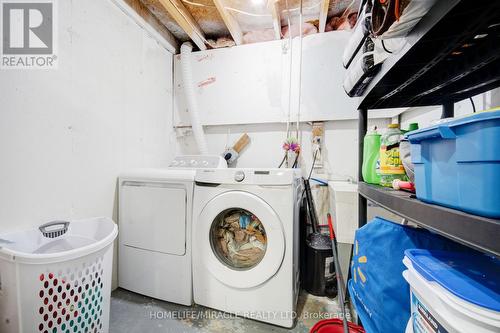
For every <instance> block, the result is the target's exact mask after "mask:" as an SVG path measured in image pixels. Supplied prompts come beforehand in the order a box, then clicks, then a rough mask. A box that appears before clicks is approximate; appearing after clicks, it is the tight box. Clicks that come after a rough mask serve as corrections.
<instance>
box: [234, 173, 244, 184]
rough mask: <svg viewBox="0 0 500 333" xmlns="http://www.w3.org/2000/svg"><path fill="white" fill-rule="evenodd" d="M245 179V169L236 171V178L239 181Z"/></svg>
mask: <svg viewBox="0 0 500 333" xmlns="http://www.w3.org/2000/svg"><path fill="white" fill-rule="evenodd" d="M243 179H245V173H244V172H243V171H236V173H235V174H234V180H236V181H237V182H242V181H243Z"/></svg>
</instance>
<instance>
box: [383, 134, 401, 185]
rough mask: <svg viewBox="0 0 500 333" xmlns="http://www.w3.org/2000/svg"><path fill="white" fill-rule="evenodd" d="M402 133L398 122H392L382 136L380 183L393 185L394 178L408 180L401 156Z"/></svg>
mask: <svg viewBox="0 0 500 333" xmlns="http://www.w3.org/2000/svg"><path fill="white" fill-rule="evenodd" d="M401 139H402V133H401V130H400V129H399V125H398V124H390V125H389V126H388V128H387V131H386V132H385V133H384V134H383V135H382V137H381V138H380V185H382V186H388V187H392V181H393V180H394V179H401V180H407V178H406V174H405V169H404V167H403V163H402V162H401V158H400V156H399V143H400V142H401Z"/></svg>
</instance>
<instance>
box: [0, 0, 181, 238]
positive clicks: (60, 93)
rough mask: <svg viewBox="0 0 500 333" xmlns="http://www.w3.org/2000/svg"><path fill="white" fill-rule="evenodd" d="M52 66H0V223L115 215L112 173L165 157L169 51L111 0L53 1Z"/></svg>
mask: <svg viewBox="0 0 500 333" xmlns="http://www.w3.org/2000/svg"><path fill="white" fill-rule="evenodd" d="M58 29H59V33H58V34H59V69H57V70H53V71H32V70H25V71H20V70H10V71H0V152H1V163H0V175H1V180H0V232H5V231H8V230H9V231H10V230H18V229H22V228H31V227H34V226H37V225H40V224H42V223H44V222H47V221H50V220H53V219H77V218H84V217H91V216H109V217H112V218H114V219H115V220H116V217H117V216H116V205H117V202H116V200H117V194H116V193H117V191H116V179H117V176H118V174H119V173H120V172H122V171H123V170H126V169H129V168H135V167H145V166H148V167H150V166H152V167H154V166H166V165H167V163H168V162H169V161H170V159H171V158H172V156H173V155H172V154H173V151H172V149H170V144H171V143H170V142H169V134H168V133H169V132H170V131H171V128H172V117H171V108H172V55H171V54H170V53H169V52H167V51H166V50H165V49H164V48H163V47H161V46H160V45H159V44H158V43H157V42H156V41H155V40H153V39H151V38H150V37H149V35H148V33H146V32H145V31H144V30H143V29H142V28H140V27H139V26H138V25H137V24H136V23H135V22H134V21H133V20H131V19H130V18H128V17H127V16H126V15H125V14H124V13H123V12H122V11H121V10H120V9H119V8H118V7H117V6H116V5H115V4H113V3H112V2H111V1H103V0H78V1H59V27H58Z"/></svg>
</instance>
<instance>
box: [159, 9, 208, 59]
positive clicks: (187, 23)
mask: <svg viewBox="0 0 500 333" xmlns="http://www.w3.org/2000/svg"><path fill="white" fill-rule="evenodd" d="M158 1H159V3H161V5H162V6H163V7H164V8H165V10H166V11H167V12H168V13H169V14H170V16H172V17H173V18H174V20H175V21H176V22H177V24H178V25H179V26H180V27H181V28H182V29H183V30H184V31H185V32H186V34H187V35H188V36H189V38H191V40H192V41H193V42H194V43H195V44H196V46H198V48H199V49H200V50H206V49H207V45H206V44H205V41H206V38H205V34H204V33H203V30H201V28H200V26H199V25H198V23H197V22H196V20H195V19H194V18H193V16H192V15H191V13H190V12H189V10H188V9H187V8H186V7H185V6H184V5H183V4H182V1H180V0H158Z"/></svg>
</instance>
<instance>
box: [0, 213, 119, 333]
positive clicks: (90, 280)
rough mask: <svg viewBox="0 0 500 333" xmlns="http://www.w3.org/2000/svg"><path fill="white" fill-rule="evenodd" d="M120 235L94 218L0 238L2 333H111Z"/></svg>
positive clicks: (108, 223)
mask: <svg viewBox="0 0 500 333" xmlns="http://www.w3.org/2000/svg"><path fill="white" fill-rule="evenodd" d="M117 234H118V228H117V226H116V224H115V223H114V222H113V221H112V220H111V219H109V218H93V219H87V220H80V221H73V222H71V223H68V222H63V221H56V222H52V223H48V224H46V225H44V226H41V227H40V228H39V229H35V230H29V231H23V232H15V233H9V234H3V235H0V332H2V333H31V332H38V333H75V332H82V333H83V332H108V326H109V305H110V296H111V272H112V261H113V240H114V239H115V237H116V235H117Z"/></svg>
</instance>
